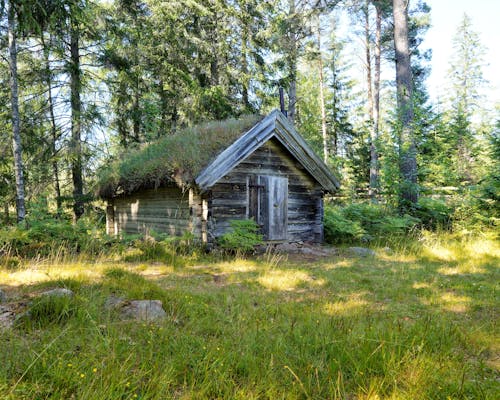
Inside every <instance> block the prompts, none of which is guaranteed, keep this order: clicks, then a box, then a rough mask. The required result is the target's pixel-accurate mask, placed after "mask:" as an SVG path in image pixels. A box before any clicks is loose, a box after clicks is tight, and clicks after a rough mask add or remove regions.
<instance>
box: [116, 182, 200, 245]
mask: <svg viewBox="0 0 500 400" xmlns="http://www.w3.org/2000/svg"><path fill="white" fill-rule="evenodd" d="M195 200H196V196H191V195H190V193H189V191H184V192H183V191H182V190H181V189H179V188H177V187H166V188H159V189H149V190H143V191H140V192H137V193H133V194H130V195H128V196H123V197H118V198H115V199H114V200H113V212H114V215H113V219H114V226H113V228H112V229H111V226H110V227H108V232H109V233H114V234H123V233H128V234H133V233H149V232H151V231H155V232H158V233H167V234H169V235H172V236H174V235H175V236H179V235H182V234H184V233H185V232H186V231H187V232H192V233H194V234H195V235H199V226H198V225H197V222H198V219H197V218H193V215H194V216H195V217H196V216H197V215H198V214H199V212H200V209H199V207H197V206H196V204H195V203H196V201H195ZM190 201H191V202H190ZM191 203H193V204H194V207H192V204H191ZM108 214H109V213H108ZM110 219H111V218H110V217H109V216H108V221H110ZM108 224H109V222H108Z"/></svg>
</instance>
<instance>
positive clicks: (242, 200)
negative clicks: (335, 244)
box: [206, 139, 323, 242]
mask: <svg viewBox="0 0 500 400" xmlns="http://www.w3.org/2000/svg"><path fill="white" fill-rule="evenodd" d="M257 175H275V176H286V177H288V191H289V194H288V208H287V211H288V234H287V241H308V242H321V241H322V240H323V192H322V188H321V187H320V185H319V184H318V183H317V182H316V181H315V180H314V179H313V178H312V177H311V176H310V175H309V173H307V172H306V171H305V170H304V169H303V167H302V166H301V165H300V164H299V163H298V162H297V161H296V160H295V159H294V158H293V157H292V156H291V155H290V154H289V153H288V151H287V150H286V149H285V148H284V147H283V145H281V143H280V142H279V141H278V140H277V139H271V140H270V141H268V142H267V143H265V144H264V145H263V146H261V147H260V148H259V149H257V150H256V151H255V152H254V153H253V154H252V155H251V156H249V157H248V158H247V159H245V160H244V161H243V162H241V163H240V164H238V165H237V166H236V167H235V168H234V169H233V170H232V171H231V172H230V173H229V174H227V175H226V176H224V177H222V178H221V179H220V181H219V182H218V183H217V184H215V185H214V186H213V187H212V190H211V192H210V193H209V194H208V195H207V197H206V201H207V204H208V209H209V211H210V212H209V215H208V222H207V224H208V232H209V236H210V237H209V241H212V240H214V238H216V237H219V236H221V235H223V234H224V233H225V232H227V230H228V228H229V226H230V225H229V221H230V220H232V219H243V218H248V217H249V190H248V187H247V186H248V184H249V177H250V176H257Z"/></svg>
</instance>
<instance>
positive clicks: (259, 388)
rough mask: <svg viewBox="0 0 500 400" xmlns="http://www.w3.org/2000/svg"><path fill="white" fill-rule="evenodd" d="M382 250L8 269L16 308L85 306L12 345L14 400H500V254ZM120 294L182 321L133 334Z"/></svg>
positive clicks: (16, 330) (483, 244)
mask: <svg viewBox="0 0 500 400" xmlns="http://www.w3.org/2000/svg"><path fill="white" fill-rule="evenodd" d="M374 250H375V252H376V254H375V256H368V257H358V256H353V255H352V254H350V253H348V252H347V251H345V250H343V249H339V251H338V254H335V255H328V256H323V257H320V256H314V255H300V254H299V255H297V254H294V255H292V254H291V255H285V254H280V253H276V252H268V253H266V254H264V255H261V256H259V257H255V258H249V259H239V258H237V259H234V258H233V259H228V260H222V261H221V260H215V259H212V260H208V259H206V257H205V256H203V257H194V256H191V257H183V258H181V257H178V258H176V259H175V260H174V259H172V260H171V262H161V263H160V262H143V263H139V262H125V261H123V257H122V258H114V259H105V258H103V259H99V260H93V261H89V260H88V259H83V258H82V259H58V260H51V261H47V260H38V261H30V262H26V263H24V264H22V265H19V266H17V267H16V268H15V269H6V268H4V269H0V288H1V289H2V290H3V291H4V292H5V294H6V300H5V301H4V303H3V304H18V305H19V307H22V306H24V307H28V306H29V304H30V301H32V299H33V298H34V296H35V294H36V293H40V292H42V291H44V290H47V289H50V288H56V287H66V288H68V289H71V290H73V291H74V293H75V296H74V297H73V298H71V299H70V300H69V303H67V304H62V305H61V304H59V305H58V304H52V306H51V307H52V308H51V307H47V308H46V309H44V311H43V312H40V310H38V314H36V315H35V314H34V313H32V314H31V316H30V318H32V319H33V320H32V321H31V323H20V324H18V325H16V326H14V327H12V328H9V329H4V330H3V331H2V332H1V335H0V366H1V368H0V398H2V399H4V398H5V399H92V400H95V399H170V398H172V399H261V398H264V399H266V398H267V399H462V398H463V399H465V398H467V399H497V398H498V394H499V393H500V341H499V338H500V335H499V329H498V317H499V315H498V311H499V296H498V284H499V282H500V279H499V278H500V276H499V265H500V245H499V243H498V242H495V241H492V240H488V239H487V238H483V239H474V240H472V239H471V240H466V241H463V240H462V241H454V242H453V241H451V242H445V241H440V240H434V241H432V242H429V243H428V244H424V245H421V246H420V247H419V248H418V251H406V252H403V251H392V250H390V249H383V248H375V249H374ZM110 296H121V297H124V298H127V299H158V300H161V301H162V303H163V307H164V309H165V311H166V313H167V318H166V319H164V320H163V321H161V322H156V323H145V322H138V321H130V320H128V321H127V320H122V319H120V318H119V317H118V316H117V315H115V314H114V313H113V312H110V311H109V310H108V311H106V308H105V306H104V305H105V303H106V301H107V299H109V297H110ZM55 303H57V301H56V302H55ZM58 307H59V308H58ZM44 313H45V314H44Z"/></svg>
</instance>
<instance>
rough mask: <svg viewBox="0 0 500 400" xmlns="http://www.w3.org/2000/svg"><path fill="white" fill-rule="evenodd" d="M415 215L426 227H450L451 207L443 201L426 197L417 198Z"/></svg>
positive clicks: (432, 228)
mask: <svg viewBox="0 0 500 400" xmlns="http://www.w3.org/2000/svg"><path fill="white" fill-rule="evenodd" d="M415 217H417V218H418V219H419V220H420V223H421V225H422V226H423V227H424V228H426V229H431V230H434V229H438V228H440V229H449V228H450V227H451V222H452V217H453V208H452V207H450V206H449V205H448V204H446V203H445V202H444V201H441V200H435V199H431V198H428V197H422V198H420V199H419V201H418V204H417V207H416V209H415Z"/></svg>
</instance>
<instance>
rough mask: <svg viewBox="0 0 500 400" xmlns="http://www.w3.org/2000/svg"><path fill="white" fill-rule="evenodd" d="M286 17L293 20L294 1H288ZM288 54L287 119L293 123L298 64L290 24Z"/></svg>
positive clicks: (294, 35)
mask: <svg viewBox="0 0 500 400" xmlns="http://www.w3.org/2000/svg"><path fill="white" fill-rule="evenodd" d="M288 7H289V8H288V16H289V18H291V21H292V20H293V19H295V0H288ZM289 40H290V43H289V45H290V46H289V47H290V48H289V54H288V68H289V71H288V79H289V86H288V114H287V116H288V119H289V120H290V122H291V123H292V125H293V124H294V122H295V105H296V104H297V62H298V47H297V32H296V27H295V23H294V22H292V25H291V26H290V32H289Z"/></svg>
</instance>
